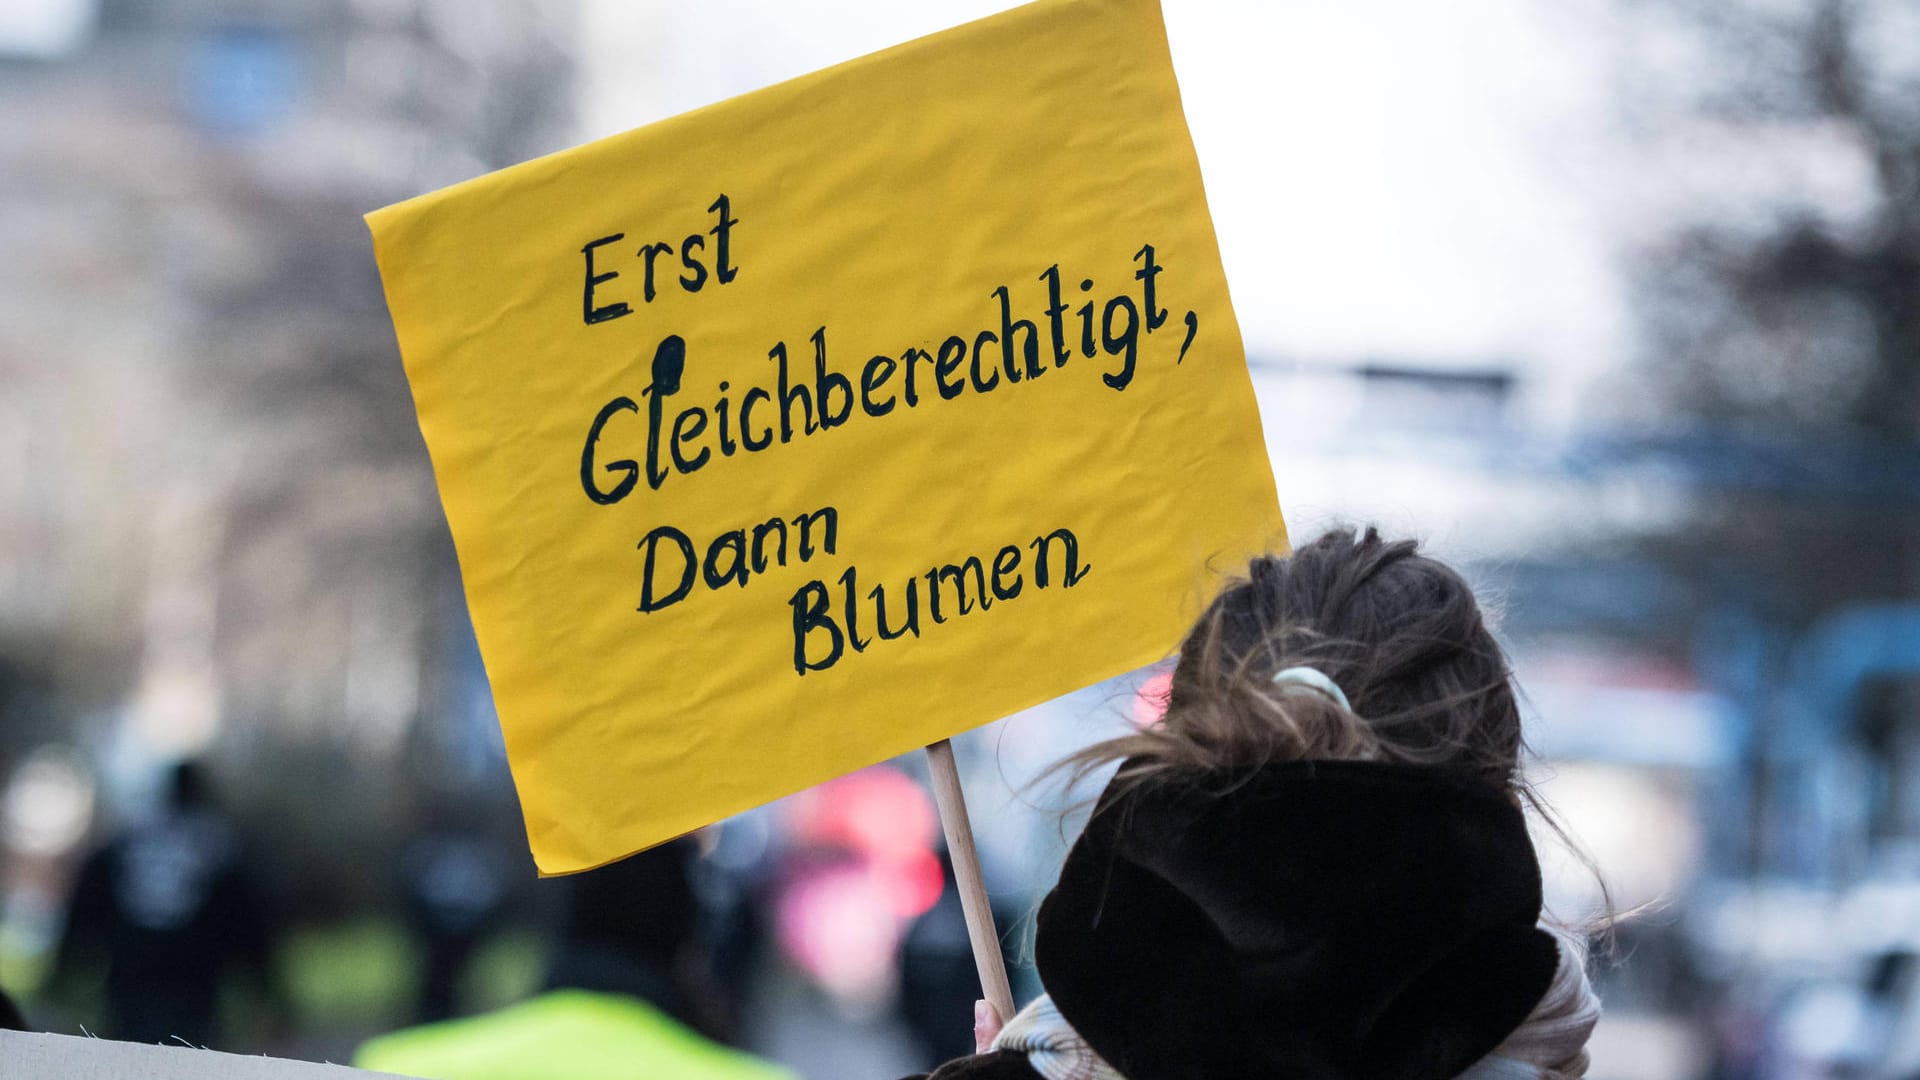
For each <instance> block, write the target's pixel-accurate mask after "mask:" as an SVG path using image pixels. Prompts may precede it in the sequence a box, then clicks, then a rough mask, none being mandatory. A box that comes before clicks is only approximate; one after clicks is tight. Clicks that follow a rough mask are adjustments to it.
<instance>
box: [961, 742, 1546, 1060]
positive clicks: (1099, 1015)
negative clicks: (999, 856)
mask: <svg viewBox="0 0 1920 1080" xmlns="http://www.w3.org/2000/svg"><path fill="white" fill-rule="evenodd" d="M1540 902H1541V900H1540V868H1539V862H1538V860H1537V859H1536V857H1535V855H1534V850H1533V845H1532V842H1531V840H1529V838H1528V836H1527V829H1526V823H1525V820H1524V818H1523V815H1522V814H1521V811H1520V809H1519V807H1518V806H1517V805H1515V803H1514V801H1513V800H1512V799H1511V798H1510V797H1509V796H1508V795H1507V793H1506V792H1504V791H1501V790H1499V789H1497V788H1495V787H1493V786H1492V785H1489V784H1488V783H1486V782H1485V781H1484V780H1481V779H1479V778H1477V777H1474V776H1470V775H1464V774H1457V773H1454V772H1452V771H1449V770H1444V769H1439V768H1433V767H1419V766H1406V765H1393V764H1383V763H1376V762H1350V761H1341V762H1325V761H1323V762H1292V763H1287V764H1282V765H1273V766H1268V767H1266V768H1263V769H1261V770H1259V771H1257V772H1255V773H1253V774H1252V775H1251V776H1247V777H1242V778H1238V779H1231V780H1230V779H1227V778H1219V779H1218V782H1209V783H1204V784H1203V783H1196V784H1194V785H1191V786H1189V787H1180V788H1176V787H1173V786H1171V785H1156V786H1154V787H1151V788H1147V789H1143V790H1140V791H1137V792H1135V793H1134V794H1132V795H1129V796H1127V797H1126V798H1124V799H1118V800H1116V799H1111V798H1104V799H1102V801H1101V804H1100V806H1099V807H1098V808H1097V809H1096V811H1095V813H1094V816H1093V819H1092V821H1091V823H1090V824H1089V825H1088V827H1087V830H1086V832H1085V833H1083V834H1082V836H1081V837H1080V839H1079V840H1078V841H1077V842H1076V843H1075V844H1074V846H1073V849H1072V850H1071V851H1070V852H1069V853H1068V855H1067V860H1066V865H1065V866H1064V867H1063V868H1062V870H1061V873H1060V883H1059V885H1057V886H1056V887H1055V888H1054V890H1053V891H1052V892H1051V893H1050V894H1048V896H1047V899H1046V901H1045V903H1044V904H1042V906H1041V908H1040V914H1039V919H1038V926H1037V938H1036V942H1035V958H1036V961H1037V963H1038V965H1039V970H1040V979H1041V982H1042V983H1043V984H1044V985H1045V986H1046V988H1047V990H1048V992H1049V993H1050V994H1051V995H1052V996H1053V1000H1054V1004H1055V1005H1056V1006H1058V1008H1059V1010H1060V1013H1061V1015H1062V1016H1064V1017H1065V1018H1066V1019H1067V1021H1068V1022H1069V1023H1071V1024H1072V1025H1073V1027H1074V1030H1076V1031H1077V1032H1079V1034H1080V1035H1081V1037H1082V1038H1084V1039H1085V1040H1086V1041H1087V1043H1088V1044H1089V1045H1091V1046H1092V1047H1093V1048H1094V1049H1095V1050H1096V1051H1098V1052H1099V1054H1100V1056H1101V1057H1103V1058H1105V1059H1106V1060H1107V1061H1108V1062H1109V1063H1111V1064H1112V1065H1113V1067H1114V1068H1116V1069H1118V1070H1119V1071H1120V1072H1121V1073H1122V1074H1123V1075H1124V1076H1126V1077H1127V1078H1128V1080H1188V1078H1195V1077H1206V1078H1209V1080H1238V1078H1242V1077H1244V1078H1247V1080H1253V1078H1256V1077H1258V1078H1262V1080H1266V1078H1271V1077H1286V1078H1288V1080H1353V1078H1360V1077H1364V1078H1367V1080H1450V1078H1452V1077H1456V1076H1458V1075H1459V1074H1460V1073H1461V1072H1463V1071H1464V1070H1465V1069H1466V1068H1467V1067H1468V1066H1470V1065H1472V1064H1473V1063H1474V1062H1476V1061H1478V1060H1479V1059H1480V1058H1482V1057H1484V1056H1485V1055H1486V1054H1487V1053H1488V1052H1489V1051H1491V1050H1492V1049H1493V1048H1494V1047H1495V1046H1497V1045H1499V1043H1500V1042H1501V1041H1502V1040H1503V1039H1505V1038H1506V1036H1507V1035H1508V1034H1510V1033H1511V1032H1512V1031H1513V1030H1514V1029H1515V1028H1516V1027H1518V1026H1519V1025H1520V1023H1521V1022H1522V1021H1523V1020H1525V1019H1526V1016H1527V1014H1528V1013H1529V1012H1530V1011H1531V1010H1532V1008H1533V1006H1534V1005H1535V1004H1536V1003H1538V1002H1539V1000H1540V998H1541V996H1542V995H1543V994H1544V993H1545V992H1546V989H1547V986H1548V984H1549V982H1551V980H1552V978H1553V973H1554V968H1555V966H1556V965H1557V964H1558V962H1559V954H1558V950H1557V947H1556V945H1555V944H1554V941H1553V939H1552V938H1551V937H1550V936H1549V935H1548V934H1546V933H1545V932H1544V931H1542V930H1540V929H1539V928H1538V926H1537V923H1538V921H1539V918H1540ZM1037 1076H1038V1074H1037V1073H1035V1072H1034V1071H1033V1069H1032V1068H1031V1067H1030V1066H1029V1065H1028V1064H1027V1062H1026V1059H1025V1056H1024V1055H1022V1054H1018V1053H1013V1052H1008V1051H999V1052H996V1053H990V1054H982V1055H973V1056H970V1057H965V1058H960V1059H958V1060H955V1061H952V1062H949V1063H948V1064H946V1065H944V1066H942V1067H941V1068H939V1069H938V1070H936V1071H935V1072H934V1073H932V1074H931V1078H932V1080H1034V1078H1035V1077H1037Z"/></svg>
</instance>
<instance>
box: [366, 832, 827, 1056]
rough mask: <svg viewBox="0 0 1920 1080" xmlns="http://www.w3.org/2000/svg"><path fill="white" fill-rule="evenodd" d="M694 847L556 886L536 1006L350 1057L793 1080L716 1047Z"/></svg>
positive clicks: (381, 1039) (382, 1039) (429, 1029)
mask: <svg viewBox="0 0 1920 1080" xmlns="http://www.w3.org/2000/svg"><path fill="white" fill-rule="evenodd" d="M695 854H696V847H695V845H694V843H693V841H691V840H688V839H682V840H677V841H674V842H672V843H669V844H664V845H662V846H660V847H657V848H654V849H652V850H650V851H646V852H643V853H641V854H639V855H636V856H634V857H632V858H630V859H627V860H625V861H623V862H618V863H614V864H613V865H611V866H605V867H601V868H600V869H598V870H593V871H589V872H587V873H585V874H580V875H577V876H574V877H571V878H565V879H562V880H561V881H560V882H559V883H558V884H557V885H556V887H557V888H563V889H566V890H568V891H569V892H570V893H571V895H570V896H569V906H568V914H567V919H566V922H565V924H564V926H563V928H562V932H561V936H560V940H559V942H558V944H557V945H556V947H555V952H554V956H553V959H552V961H551V962H550V964H549V967H548V973H547V979H546V990H545V992H543V993H542V994H540V995H538V996H536V997H534V998H532V999H530V1000H527V1001H523V1002H520V1003H518V1004H516V1005H510V1006H507V1007H506V1008H503V1009H498V1010H496V1011H494V1012H491V1013H486V1014H483V1015H480V1016H475V1017H469V1018H467V1019H463V1020H450V1021H445V1022H442V1023H437V1024H427V1025H423V1026H420V1027H415V1028H409V1029H406V1030H404V1031H396V1032H392V1033H390V1034H387V1035H382V1036H378V1037H376V1038H374V1039H371V1040H369V1041H368V1042H367V1043H366V1044H365V1045H363V1046H362V1047H361V1048H360V1051H359V1053H357V1054H356V1055H355V1057H354V1064H355V1065H357V1066H359V1067H361V1068H365V1069H374V1070H378V1071H383V1072H394V1073H402V1074H405V1075H408V1076H418V1077H424V1078H427V1080H642V1078H646V1080H653V1078H659V1077H672V1078H674V1080H794V1077H793V1075H792V1074H791V1073H789V1072H788V1071H786V1070H785V1069H783V1068H781V1067H779V1066H777V1065H773V1064H771V1063H768V1062H765V1061H762V1060H761V1059H759V1058H756V1057H754V1056H752V1055H750V1054H747V1053H745V1052H743V1051H740V1050H736V1049H733V1048H732V1047H729V1046H726V1045H724V1044H722V1043H721V1042H719V1041H718V1040H717V1039H716V1038H714V1037H713V1032H714V1025H715V1019H714V1018H715V1017H716V1016H718V1015H719V1014H720V1012H721V1010H720V1009H719V1008H718V1006H717V1003H716V994H715V990H714V986H713V981H712V975H711V971H710V969H709V968H708V966H707V964H708V960H709V958H708V956H707V950H706V948H705V946H704V945H703V944H702V938H701V934H700V929H701V927H700V909H699V904H698V902H697V900H696V898H695V896H694V892H693V887H692V882H691V876H692V865H691V864H692V861H693V858H694V856H695Z"/></svg>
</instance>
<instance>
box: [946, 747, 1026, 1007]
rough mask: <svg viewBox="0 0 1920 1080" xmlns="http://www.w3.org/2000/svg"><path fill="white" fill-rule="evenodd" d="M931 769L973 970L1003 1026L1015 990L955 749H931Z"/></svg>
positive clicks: (1011, 1004)
mask: <svg viewBox="0 0 1920 1080" xmlns="http://www.w3.org/2000/svg"><path fill="white" fill-rule="evenodd" d="M927 765H928V767H929V769H930V770H931V771H932V773H933V798H934V801H935V802H937V803H939V805H940V824H941V826H942V827H943V828H945V829H946V831H947V853H948V854H949V855H951V856H952V857H953V876H954V880H955V881H956V882H957V883H958V884H959V886H960V910H961V912H962V913H964V914H965V915H966V917H967V938H968V940H969V941H971V942H972V943H973V966H974V967H975V968H977V969H979V972H980V989H981V991H982V994H983V996H985V998H986V999H987V1003H988V1004H989V1005H992V1006H993V1008H994V1011H995V1012H997V1013H999V1014H1000V1020H1001V1022H1002V1023H1005V1022H1006V1021H1008V1020H1011V1019H1013V988H1012V987H1010V986H1008V985H1007V965H1006V961H1005V960H1003V959H1002V958H1001V956H1000V934H999V932H998V931H996V930H995V929H994V927H993V907H992V905H990V904H989V903H988V902H987V887H986V884H985V883H984V882H983V881H981V879H980V853H979V852H977V851H975V850H974V847H973V825H972V824H971V823H970V822H969V821H968V820H967V798H966V796H965V795H964V794H963V793H962V792H961V790H960V770H959V769H958V768H957V767H955V765H954V763H953V743H951V742H949V741H947V740H946V739H941V740H940V741H939V742H937V743H934V744H933V745H932V746H929V747H927Z"/></svg>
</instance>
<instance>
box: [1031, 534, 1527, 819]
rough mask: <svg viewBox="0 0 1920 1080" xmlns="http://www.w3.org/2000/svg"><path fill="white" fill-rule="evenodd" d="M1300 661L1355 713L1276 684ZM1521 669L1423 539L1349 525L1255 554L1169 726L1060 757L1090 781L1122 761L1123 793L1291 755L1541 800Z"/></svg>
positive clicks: (1185, 657) (1210, 630)
mask: <svg viewBox="0 0 1920 1080" xmlns="http://www.w3.org/2000/svg"><path fill="white" fill-rule="evenodd" d="M1295 666H1308V667H1312V668H1315V669H1317V670H1319V671H1320V672H1322V673H1323V674H1325V675H1326V676H1327V677H1329V678H1331V679H1332V680H1333V681H1334V683H1335V684H1337V685H1338V686H1339V687H1340V689H1341V690H1342V691H1344V692H1345V694H1346V696H1347V700H1348V701H1349V702H1350V703H1351V705H1352V709H1351V710H1347V709H1342V708H1341V707H1340V706H1339V705H1338V704H1337V703H1335V702H1334V701H1333V700H1332V699H1331V698H1329V697H1327V696H1325V695H1323V694H1319V693H1313V692H1299V688H1293V687H1286V686H1276V685H1275V684H1274V682H1273V676H1274V673H1276V672H1278V671H1281V670H1283V669H1285V668H1289V667H1295ZM1510 675H1511V673H1510V671H1509V669H1508V666H1507V659H1506V655H1505V653H1503V652H1502V651H1501V649H1500V646H1499V644H1498V643H1497V642H1495V641H1494V639H1493V635H1492V633H1491V632H1489V631H1488V629H1487V626H1486V623H1485V620H1484V619H1483V618H1482V617H1481V614H1480V606H1479V604H1477V603H1476V602H1475V601H1474V597H1473V590H1472V589H1471V588H1469V587H1468V586H1467V583H1466V581H1465V580H1463V579H1462V578H1461V577H1460V575H1459V574H1457V573H1455V572H1454V571H1453V569H1452V568H1450V567H1448V566H1447V565H1446V564H1444V563H1441V562H1439V561H1437V560H1435V559H1431V558H1428V557H1427V556H1425V555H1422V554H1420V553H1419V545H1418V544H1417V543H1416V542H1414V541H1412V540H1397V541H1387V540H1383V539H1381V537H1380V534H1379V533H1378V532H1377V531H1375V530H1374V529H1372V528H1368V529H1367V530H1366V531H1365V532H1364V533H1360V534H1356V533H1355V532H1354V531H1353V530H1352V529H1336V530H1334V531H1331V532H1329V533H1327V534H1326V535H1324V536H1322V537H1320V538H1319V539H1317V540H1315V541H1313V542H1312V543H1311V544H1307V545H1306V546H1304V547H1301V548H1299V549H1298V550H1296V551H1294V552H1293V553H1292V554H1291V555H1289V556H1286V557H1284V558H1283V557H1277V556H1263V557H1261V558H1257V559H1255V560H1253V562H1252V564H1251V565H1250V566H1249V567H1248V571H1247V577H1246V578H1245V579H1244V580H1240V581H1236V582H1234V583H1233V584H1231V585H1229V586H1228V587H1227V588H1226V589H1225V590H1224V591H1223V592H1221V593H1220V595H1219V596H1218V597H1216V598H1215V599H1214V601H1213V603H1212V604H1211V605H1209V606H1208V608H1207V610H1206V612H1205V613H1204V614H1202V615H1201V616H1200V620H1199V621H1198V622H1197V623H1195V624H1194V627H1193V629H1192V630H1191V631H1190V632H1189V633H1188V634H1187V638H1186V640H1185V641H1184V642H1183V643H1182V644H1181V646H1180V655H1179V660H1178V663H1177V664H1176V666H1175V667H1174V671H1173V682H1172V688H1171V691H1170V693H1169V695H1168V703H1167V712H1166V717H1165V719H1164V721H1163V722H1162V723H1161V724H1159V725H1158V726H1156V727H1154V728H1150V729H1148V730H1144V731H1140V732H1136V733H1132V734H1128V735H1123V736H1120V737H1118V738H1115V739H1109V740H1107V741H1106V742H1103V743H1099V744H1096V745H1094V746H1091V747H1089V748H1087V749H1086V750H1083V751H1081V752H1080V753H1078V754H1075V755H1073V756H1072V757H1070V758H1068V759H1067V761H1066V762H1064V763H1063V764H1064V765H1065V766H1066V767H1067V768H1069V769H1070V770H1072V771H1073V772H1075V773H1077V774H1084V773H1087V772H1091V771H1094V770H1096V769H1098V768H1100V767H1101V766H1103V765H1106V764H1110V763H1113V762H1116V761H1118V762H1123V763H1124V764H1123V765H1122V767H1121V769H1120V772H1119V774H1118V775H1117V776H1116V777H1115V785H1116V787H1117V788H1118V789H1119V790H1120V791H1124V790H1125V789H1126V788H1129V787H1131V786H1134V785H1137V784H1140V783H1143V782H1146V781H1148V780H1150V779H1154V778H1159V779H1174V778H1175V775H1179V776H1183V777H1185V778H1188V779H1194V780H1206V779H1226V778H1230V777H1231V776H1232V775H1234V774H1238V773H1243V772H1245V771H1247V770H1251V769H1256V768H1259V767H1260V766H1263V765H1267V764H1272V763H1275V762H1282V761H1302V760H1314V759H1318V760H1335V759H1337V760H1372V761H1394V762H1403V763H1408V764H1419V765H1432V766H1436V767H1441V768H1449V769H1456V770H1459V771H1462V772H1465V773H1471V774H1473V775H1475V776H1478V777H1480V778H1482V779H1484V780H1486V781H1487V782H1488V783H1489V784H1493V785H1496V786H1498V787H1500V788H1502V789H1504V790H1506V791H1508V792H1509V793H1510V794H1512V795H1513V796H1514V797H1515V798H1516V799H1523V798H1525V799H1528V801H1531V798H1530V796H1531V793H1530V792H1529V791H1528V790H1527V789H1526V786H1525V782H1524V781H1523V780H1522V779H1521V777H1520V775H1519V764H1520V755H1521V752H1522V750H1523V749H1524V746H1525V744H1524V742H1523V740H1522V738H1521V734H1520V711H1519V708H1518V706H1517V705H1516V704H1515V701H1514V692H1513V685H1512V680H1511V677H1510ZM1363 717H1364V719H1362V718H1363ZM1116 793H1117V792H1116Z"/></svg>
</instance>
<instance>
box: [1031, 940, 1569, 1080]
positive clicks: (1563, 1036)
mask: <svg viewBox="0 0 1920 1080" xmlns="http://www.w3.org/2000/svg"><path fill="white" fill-rule="evenodd" d="M1541 929H1543V930H1546V931H1547V932H1548V933H1550V934H1552V935H1553V938H1554V941H1555V942H1556V943H1557V944H1558V945H1559V946H1560V966H1559V969H1558V970H1557V971H1555V972H1554V976H1553V982H1551V983H1550V984H1548V986H1547V992H1546V994H1545V995H1543V996H1542V997H1541V999H1540V1004H1538V1005H1536V1006H1534V1008H1533V1012H1532V1013H1531V1014H1529V1015H1528V1016H1527V1019H1526V1021H1525V1022H1524V1023H1522V1024H1521V1025H1520V1026H1519V1027H1518V1028H1517V1029H1515V1030H1514V1033H1513V1034H1512V1035H1509V1036H1507V1038H1506V1041H1505V1042H1502V1043H1501V1044H1500V1045H1499V1046H1497V1047H1495V1048H1494V1051H1493V1053H1491V1054H1488V1055H1487V1056H1486V1057H1483V1058H1481V1059H1480V1060H1479V1061H1477V1062H1475V1063H1474V1064H1473V1065H1471V1066H1469V1067H1468V1068H1467V1071H1466V1072H1463V1073H1461V1074H1460V1077H1459V1080H1579V1078H1581V1077H1583V1076H1585V1075H1586V1073H1587V1051H1586V1045H1587V1036H1588V1035H1590V1034H1592V1032H1593V1026H1594V1024H1596V1023H1598V1022H1599V1020H1600V999H1599V997H1598V996H1596V995H1595V994H1594V992H1593V987H1592V985H1591V984H1589V983H1588V982H1587V964H1586V956H1585V950H1584V949H1583V948H1582V947H1581V946H1580V944H1579V943H1578V942H1576V941H1575V940H1574V939H1573V938H1572V937H1571V936H1569V935H1567V934H1565V933H1563V932H1560V931H1557V930H1554V929H1552V928H1550V927H1546V926H1542V927H1541ZM993 1049H995V1050H1017V1051H1019V1052H1021V1053H1023V1054H1025V1055H1027V1064H1029V1065H1031V1066H1033V1071H1034V1072H1037V1073H1039V1074H1040V1075H1041V1076H1043V1077H1045V1078H1046V1080H1126V1077H1124V1076H1121V1075H1120V1072H1119V1070H1117V1069H1115V1068H1114V1067H1113V1066H1111V1065H1109V1064H1107V1063H1106V1062H1105V1061H1103V1060H1101V1057H1100V1055H1099V1054H1096V1053H1094V1051H1093V1047H1091V1046H1088V1045H1087V1041H1086V1040H1085V1039H1083V1038H1081V1037H1080V1033H1079V1032H1077V1031H1075V1030H1073V1026H1072V1025H1071V1024H1068V1023H1067V1020H1066V1017H1064V1016H1061V1015H1060V1010H1059V1009H1058V1008H1055V1007H1054V1004H1053V999H1052V998H1050V997H1048V996H1047V995H1045V994H1041V995H1040V996H1039V997H1037V998H1034V999H1033V1001H1031V1002H1029V1003H1028V1005H1027V1007H1026V1008H1024V1009H1021V1010H1020V1011H1019V1012H1018V1013H1016V1014H1014V1017H1013V1019H1011V1020H1009V1021H1007V1026H1006V1027H1003V1028H1001V1029H1000V1034H999V1036H998V1037H996V1038H995V1039H994V1040H993Z"/></svg>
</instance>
